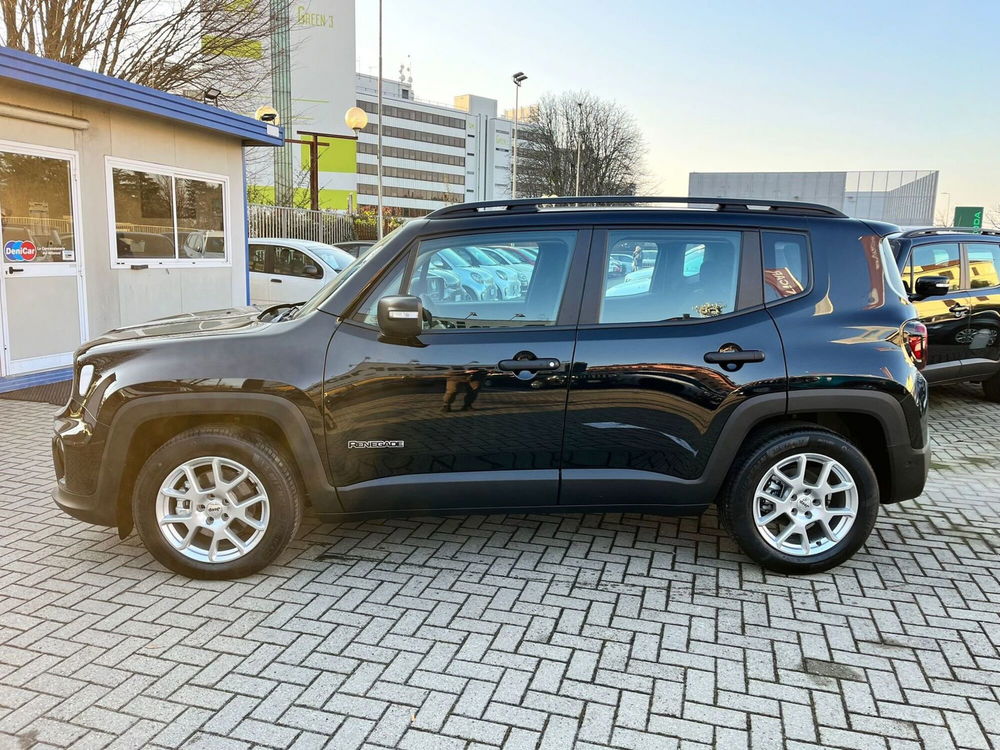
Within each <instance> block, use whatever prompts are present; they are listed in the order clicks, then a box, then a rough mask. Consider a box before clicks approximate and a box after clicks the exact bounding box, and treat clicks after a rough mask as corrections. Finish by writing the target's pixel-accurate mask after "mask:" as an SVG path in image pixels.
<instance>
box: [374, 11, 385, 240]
mask: <svg viewBox="0 0 1000 750" xmlns="http://www.w3.org/2000/svg"><path fill="white" fill-rule="evenodd" d="M377 88H378V107H377V109H378V145H377V146H376V149H375V156H376V161H377V162H378V167H377V169H376V171H377V172H378V235H377V236H378V238H379V239H382V233H383V231H384V229H385V227H384V225H383V220H382V0H378V87H377Z"/></svg>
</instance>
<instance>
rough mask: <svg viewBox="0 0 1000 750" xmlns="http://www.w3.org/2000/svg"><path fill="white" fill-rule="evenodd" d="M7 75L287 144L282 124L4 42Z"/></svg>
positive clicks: (252, 139)
mask: <svg viewBox="0 0 1000 750" xmlns="http://www.w3.org/2000/svg"><path fill="white" fill-rule="evenodd" d="M4 78H6V79H10V80H14V81H20V82H22V83H28V84H32V85H35V86H41V87H44V88H49V89H56V90H59V91H61V92H63V93H71V94H76V95H77V96H81V97H85V98H87V99H93V100H96V101H102V102H107V103H108V104H113V105H117V106H119V107H125V108H127V109H132V110H136V111H138V112H143V113H145V114H149V115H155V116H157V117H164V118H166V119H168V120H175V121H177V122H182V123H184V124H186V125H192V126H194V127H201V128H206V129H208V130H214V131H217V132H219V133H224V134H226V135H229V136H232V137H234V138H240V139H242V141H243V145H245V146H281V145H283V144H284V139H283V134H282V131H281V128H280V127H276V126H274V125H270V124H268V123H265V122H261V121H259V120H255V119H253V118H252V117H246V116H244V115H239V114H236V113H235V112H230V111H228V110H225V109H220V108H218V107H213V106H210V105H208V104H203V103H201V102H198V101H195V100H193V99H187V98H185V97H183V96H178V95H177V94H168V93H167V92H165V91H159V90H157V89H152V88H149V87H148V86H140V85H139V84H137V83H131V82H130V81H123V80H122V79H120V78H112V77H111V76H106V75H102V74H100V73H94V72H92V71H89V70H83V69H82V68H78V67H76V66H75V65H68V64H66V63H61V62H56V61H54V60H47V59H45V58H44V57H38V56H36V55H32V54H29V53H27V52H22V51H20V50H14V49H11V48H9V47H0V79H4Z"/></svg>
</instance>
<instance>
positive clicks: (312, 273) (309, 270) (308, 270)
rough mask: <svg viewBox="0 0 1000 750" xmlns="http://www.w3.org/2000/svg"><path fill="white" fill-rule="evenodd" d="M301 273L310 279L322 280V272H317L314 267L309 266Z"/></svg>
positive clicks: (317, 269)
mask: <svg viewBox="0 0 1000 750" xmlns="http://www.w3.org/2000/svg"><path fill="white" fill-rule="evenodd" d="M302 273H304V274H305V275H306V276H308V277H309V278H311V279H321V278H323V272H322V271H320V270H319V268H317V267H316V266H314V265H312V264H309V265H308V266H306V267H305V268H303V269H302Z"/></svg>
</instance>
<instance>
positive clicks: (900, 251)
mask: <svg viewBox="0 0 1000 750" xmlns="http://www.w3.org/2000/svg"><path fill="white" fill-rule="evenodd" d="M889 242H890V244H891V245H892V248H893V251H894V253H895V255H896V262H897V265H898V266H899V268H900V270H901V272H902V274H903V283H904V284H905V285H906V287H907V289H908V290H910V291H911V292H912V293H911V295H910V297H911V299H913V300H914V301H915V303H916V308H917V314H918V315H919V316H920V319H921V320H922V321H923V322H924V323H925V324H926V325H927V332H928V348H927V368H926V369H925V370H924V376H925V377H926V378H927V380H928V381H930V382H931V383H932V384H935V383H956V382H962V381H972V382H978V383H982V386H983V393H984V395H985V396H986V398H987V399H989V400H990V401H1000V232H998V231H995V230H989V229H984V230H982V231H979V232H976V233H972V232H970V231H969V230H967V229H965V230H963V229H954V228H947V227H929V228H927V229H913V230H910V231H908V232H903V233H901V234H896V235H892V236H891V237H890V238H889ZM941 276H943V277H944V279H943V280H944V281H945V282H947V283H946V291H944V294H943V296H935V297H932V298H925V296H924V293H926V292H927V291H928V289H927V286H928V284H930V285H933V284H934V282H933V281H931V282H928V281H927V278H928V277H930V278H931V279H936V278H938V277H941Z"/></svg>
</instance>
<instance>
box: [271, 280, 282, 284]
mask: <svg viewBox="0 0 1000 750" xmlns="http://www.w3.org/2000/svg"><path fill="white" fill-rule="evenodd" d="M271 283H272V284H280V283H281V279H271Z"/></svg>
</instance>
